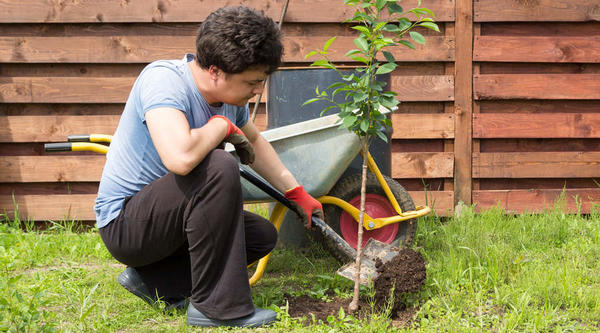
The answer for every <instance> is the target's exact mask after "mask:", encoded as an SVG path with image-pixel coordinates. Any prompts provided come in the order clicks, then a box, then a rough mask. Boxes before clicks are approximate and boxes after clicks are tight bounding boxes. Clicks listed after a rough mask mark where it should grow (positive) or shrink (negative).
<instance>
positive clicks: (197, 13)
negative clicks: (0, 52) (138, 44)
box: [0, 0, 454, 23]
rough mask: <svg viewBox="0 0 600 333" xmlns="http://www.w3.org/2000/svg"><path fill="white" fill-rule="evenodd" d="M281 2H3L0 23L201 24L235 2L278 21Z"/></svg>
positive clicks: (305, 3) (306, 10)
mask: <svg viewBox="0 0 600 333" xmlns="http://www.w3.org/2000/svg"><path fill="white" fill-rule="evenodd" d="M283 4H284V1H282V0H243V1H242V0H240V1H229V0H211V1H201V2H198V1H195V0H177V1H162V0H148V1H146V0H128V1H111V0H80V1H60V2H52V1H46V0H29V1H25V2H24V1H22V0H4V1H1V2H0V22H1V23H17V22H24V23H25V22H27V23H38V22H39V23H41V22H47V23H66V22H70V23H80V22H200V21H202V20H204V19H205V18H206V16H207V15H208V14H209V13H210V12H212V11H214V10H216V9H218V8H220V7H224V6H236V5H244V6H248V7H253V8H256V9H259V10H263V11H264V12H265V14H266V15H268V16H270V17H272V18H273V19H274V20H278V19H279V17H280V16H281V10H282V7H283ZM416 5H417V1H416V0H409V1H406V2H402V6H404V7H406V8H407V9H408V8H411V7H414V6H416ZM422 6H423V7H427V8H430V9H431V10H433V12H434V13H435V14H436V19H437V20H438V21H453V20H454V0H448V1H432V0H426V1H423V3H422ZM353 9H354V8H353V7H350V6H345V5H344V4H343V2H341V1H339V2H338V1H330V0H295V1H290V3H289V7H288V10H287V14H286V16H285V20H284V21H285V22H342V21H343V20H345V19H347V18H349V17H350V16H351V15H352V13H353V12H354V10H353Z"/></svg>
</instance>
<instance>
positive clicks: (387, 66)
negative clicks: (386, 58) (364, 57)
mask: <svg viewBox="0 0 600 333" xmlns="http://www.w3.org/2000/svg"><path fill="white" fill-rule="evenodd" d="M397 66H398V65H396V64H395V63H393V62H388V63H387V64H383V65H381V66H379V68H377V72H375V75H380V74H386V73H389V72H391V71H393V70H394V69H396V67H397Z"/></svg>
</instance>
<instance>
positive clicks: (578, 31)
mask: <svg viewBox="0 0 600 333" xmlns="http://www.w3.org/2000/svg"><path fill="white" fill-rule="evenodd" d="M598 23H599V22H598V21H589V22H527V21H525V22H491V23H482V24H480V25H481V35H482V36H483V35H486V36H488V35H490V36H491V35H495V36H512V37H515V36H557V37H567V36H576V37H581V36H595V35H600V24H598Z"/></svg>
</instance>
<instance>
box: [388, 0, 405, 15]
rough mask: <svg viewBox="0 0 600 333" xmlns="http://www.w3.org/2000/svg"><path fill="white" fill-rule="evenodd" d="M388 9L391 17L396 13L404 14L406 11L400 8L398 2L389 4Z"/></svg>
mask: <svg viewBox="0 0 600 333" xmlns="http://www.w3.org/2000/svg"><path fill="white" fill-rule="evenodd" d="M387 9H388V12H389V13H390V15H392V14H394V13H402V12H403V11H404V9H402V7H400V5H399V4H398V3H397V2H396V1H394V2H388V5H387Z"/></svg>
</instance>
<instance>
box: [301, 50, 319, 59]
mask: <svg viewBox="0 0 600 333" xmlns="http://www.w3.org/2000/svg"><path fill="white" fill-rule="evenodd" d="M315 54H317V51H310V52H308V53H307V54H306V55H305V56H304V59H308V58H310V57H312V56H314V55H315Z"/></svg>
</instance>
